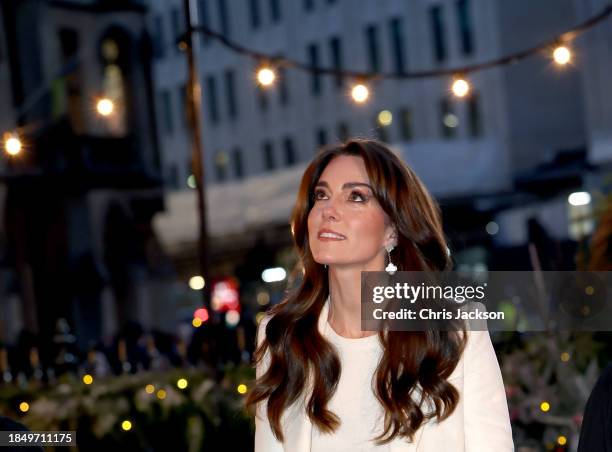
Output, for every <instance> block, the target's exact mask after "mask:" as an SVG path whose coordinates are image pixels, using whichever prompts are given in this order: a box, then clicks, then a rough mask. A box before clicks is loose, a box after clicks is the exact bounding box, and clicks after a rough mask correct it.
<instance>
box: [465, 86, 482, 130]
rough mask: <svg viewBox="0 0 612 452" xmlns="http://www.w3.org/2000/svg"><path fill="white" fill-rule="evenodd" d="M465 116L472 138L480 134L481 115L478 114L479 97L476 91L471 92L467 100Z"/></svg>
mask: <svg viewBox="0 0 612 452" xmlns="http://www.w3.org/2000/svg"><path fill="white" fill-rule="evenodd" d="M467 117H468V128H469V134H470V136H471V137H473V138H477V137H479V136H481V135H482V116H481V114H480V98H479V96H478V95H477V94H476V93H474V92H473V93H471V94H470V97H469V98H468V100H467Z"/></svg>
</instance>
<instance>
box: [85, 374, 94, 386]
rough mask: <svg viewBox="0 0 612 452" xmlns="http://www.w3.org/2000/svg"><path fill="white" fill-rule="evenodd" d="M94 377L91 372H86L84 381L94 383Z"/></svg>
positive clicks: (87, 383) (88, 383)
mask: <svg viewBox="0 0 612 452" xmlns="http://www.w3.org/2000/svg"><path fill="white" fill-rule="evenodd" d="M93 380H94V379H93V377H92V376H91V375H89V374H85V375H83V383H85V384H86V385H90V384H92V383H93Z"/></svg>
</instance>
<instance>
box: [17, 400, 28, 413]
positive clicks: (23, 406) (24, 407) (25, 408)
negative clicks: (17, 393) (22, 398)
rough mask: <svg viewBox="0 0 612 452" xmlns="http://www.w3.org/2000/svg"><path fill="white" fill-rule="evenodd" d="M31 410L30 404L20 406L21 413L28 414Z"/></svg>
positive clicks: (22, 403) (23, 403)
mask: <svg viewBox="0 0 612 452" xmlns="http://www.w3.org/2000/svg"><path fill="white" fill-rule="evenodd" d="M29 409H30V404H29V403H28V402H21V403H20V404H19V411H21V412H22V413H27V412H28V410H29Z"/></svg>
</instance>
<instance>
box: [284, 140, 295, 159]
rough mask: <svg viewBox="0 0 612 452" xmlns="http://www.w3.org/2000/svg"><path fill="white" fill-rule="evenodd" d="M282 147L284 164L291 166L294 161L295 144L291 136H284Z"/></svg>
mask: <svg viewBox="0 0 612 452" xmlns="http://www.w3.org/2000/svg"><path fill="white" fill-rule="evenodd" d="M283 149H284V150H285V165H287V166H291V165H294V164H295V162H296V157H295V146H294V145H293V140H292V139H291V137H285V139H284V140H283Z"/></svg>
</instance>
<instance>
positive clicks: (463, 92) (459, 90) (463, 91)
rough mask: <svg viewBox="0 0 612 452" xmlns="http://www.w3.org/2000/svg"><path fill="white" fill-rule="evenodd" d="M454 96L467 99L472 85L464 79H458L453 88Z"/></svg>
mask: <svg viewBox="0 0 612 452" xmlns="http://www.w3.org/2000/svg"><path fill="white" fill-rule="evenodd" d="M452 90H453V94H454V95H455V96H457V97H465V96H467V94H468V93H469V92H470V84H469V83H468V81H467V80H465V79H463V78H457V79H455V81H454V82H453V86H452Z"/></svg>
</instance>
